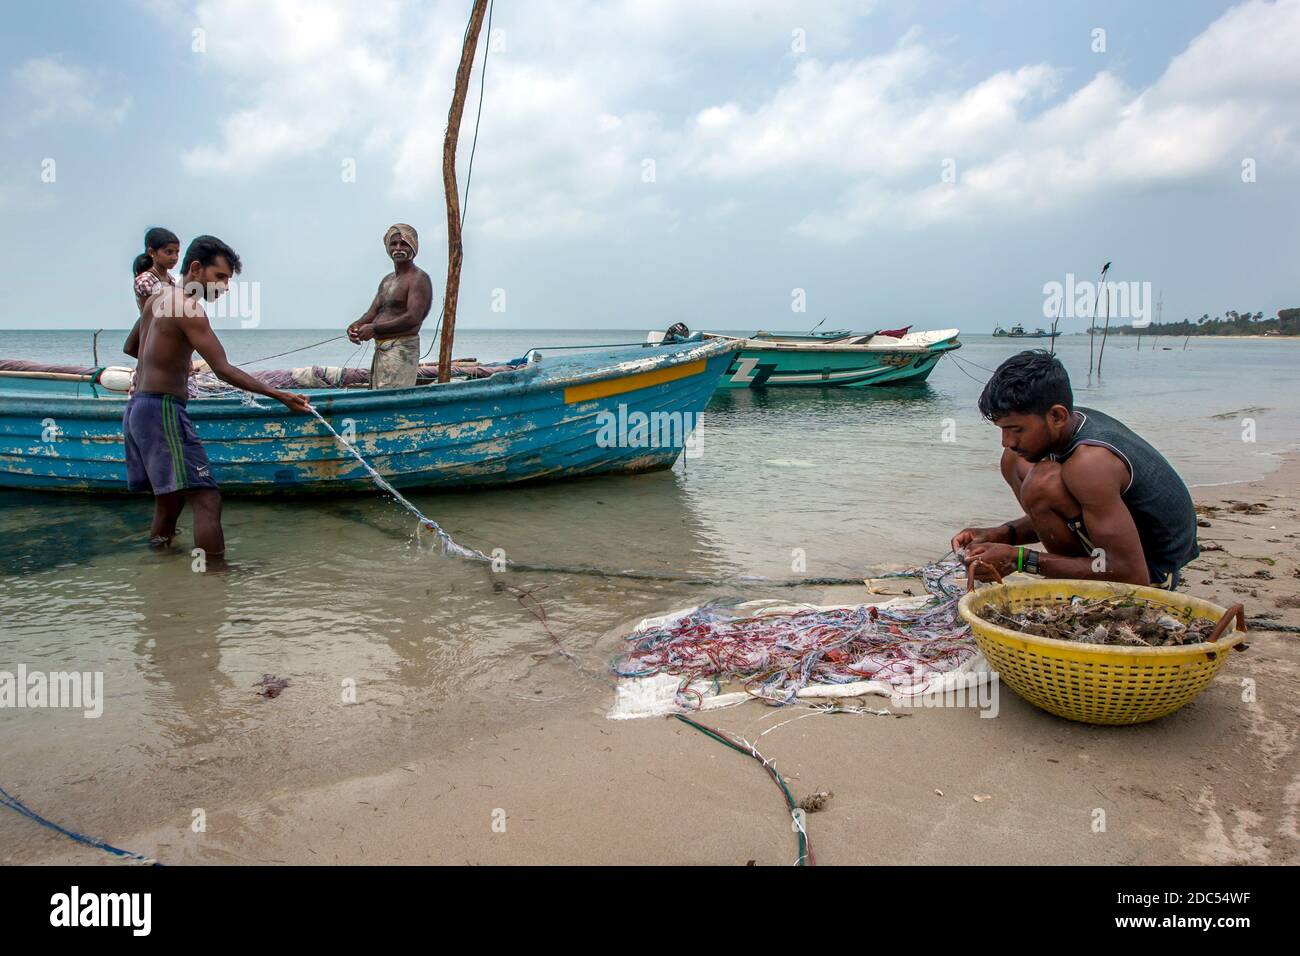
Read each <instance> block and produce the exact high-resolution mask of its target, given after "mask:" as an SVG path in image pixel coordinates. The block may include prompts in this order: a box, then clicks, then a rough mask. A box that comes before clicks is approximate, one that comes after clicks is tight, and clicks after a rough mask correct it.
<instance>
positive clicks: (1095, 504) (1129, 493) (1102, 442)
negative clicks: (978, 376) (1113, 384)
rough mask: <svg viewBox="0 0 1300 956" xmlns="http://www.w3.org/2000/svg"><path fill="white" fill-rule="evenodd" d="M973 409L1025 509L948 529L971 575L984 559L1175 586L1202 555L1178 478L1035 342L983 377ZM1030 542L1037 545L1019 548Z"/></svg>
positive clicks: (1000, 567) (1066, 574)
mask: <svg viewBox="0 0 1300 956" xmlns="http://www.w3.org/2000/svg"><path fill="white" fill-rule="evenodd" d="M979 409H980V413H981V414H982V415H983V416H984V417H985V418H987V419H988V420H989V421H991V422H992V423H993V424H994V425H996V426H997V427H998V428H999V429H1001V431H1002V462H1001V466H1002V477H1003V478H1004V479H1005V480H1006V482H1007V484H1008V485H1010V486H1011V491H1012V493H1013V494H1015V496H1016V499H1017V500H1018V501H1019V502H1020V507H1021V508H1022V509H1023V510H1024V515H1023V516H1022V517H1019V518H1016V519H1014V520H1012V521H1008V522H1006V523H1005V524H1002V525H999V526H998V527H996V528H965V529H963V530H962V531H959V532H957V534H956V536H954V537H953V539H952V548H953V550H954V551H957V552H959V553H962V552H963V550H964V560H965V561H966V563H967V565H971V564H975V568H976V574H977V575H978V576H979V577H981V578H986V579H987V578H990V577H992V574H991V573H990V572H989V570H988V568H986V567H985V566H984V565H988V566H991V567H993V568H996V569H997V571H998V572H999V573H1000V574H1009V573H1011V572H1013V571H1027V572H1029V573H1030V574H1041V575H1043V576H1045V577H1049V578H1095V579H1100V580H1106V581H1122V582H1126V583H1129V584H1142V585H1146V584H1150V585H1155V586H1156V587H1163V588H1169V589H1172V588H1174V587H1176V586H1177V584H1178V579H1179V573H1180V571H1181V569H1182V567H1183V566H1184V565H1185V564H1187V563H1188V562H1189V561H1191V560H1193V559H1194V558H1196V557H1197V556H1198V555H1199V554H1200V550H1199V549H1198V548H1197V545H1196V509H1195V507H1194V506H1193V504H1192V496H1191V494H1190V493H1189V492H1188V490H1187V485H1186V484H1184V483H1183V480H1182V479H1181V478H1180V477H1179V476H1178V473H1177V472H1176V471H1174V468H1173V466H1172V465H1170V464H1169V462H1168V461H1166V460H1165V458H1164V456H1163V455H1161V454H1160V452H1158V451H1156V450H1155V448H1153V447H1152V446H1151V445H1150V444H1148V443H1147V442H1146V441H1144V440H1143V439H1142V438H1141V437H1139V436H1138V435H1137V434H1135V433H1134V432H1133V431H1132V430H1131V429H1129V428H1128V427H1127V426H1125V425H1124V424H1122V423H1121V422H1118V421H1116V420H1115V419H1113V418H1111V417H1110V416H1109V415H1105V414H1103V413H1101V412H1099V411H1096V410H1095V409H1091V408H1083V407H1079V408H1076V407H1075V405H1074V394H1073V392H1072V391H1071V389H1070V377H1069V375H1067V374H1066V371H1065V368H1064V366H1062V365H1061V363H1060V361H1059V360H1058V359H1057V358H1055V357H1054V356H1052V355H1049V354H1048V353H1047V352H1045V351H1042V350H1041V349H1040V350H1034V351H1028V352H1021V353H1020V354H1018V355H1013V356H1012V357H1011V358H1009V359H1007V360H1006V361H1005V362H1003V363H1002V364H1001V365H1000V366H998V369H997V371H996V372H994V373H993V377H992V378H990V379H989V381H988V384H987V385H985V386H984V391H983V392H982V393H981V395H980V397H979ZM1035 542H1037V543H1039V544H1041V545H1042V548H1043V550H1042V551H1038V550H1035V549H1033V548H1030V547H1028V545H1031V544H1034V543H1035ZM976 562H979V563H976Z"/></svg>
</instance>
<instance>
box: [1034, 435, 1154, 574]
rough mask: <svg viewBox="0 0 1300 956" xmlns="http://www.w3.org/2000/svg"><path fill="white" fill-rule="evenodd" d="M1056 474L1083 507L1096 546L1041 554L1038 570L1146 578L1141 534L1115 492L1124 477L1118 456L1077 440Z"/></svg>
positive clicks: (1124, 468) (1125, 481)
mask: <svg viewBox="0 0 1300 956" xmlns="http://www.w3.org/2000/svg"><path fill="white" fill-rule="evenodd" d="M1061 480H1062V481H1064V482H1065V487H1066V489H1067V490H1068V491H1069V492H1070V494H1071V495H1073V496H1074V499H1075V500H1076V501H1078V502H1079V504H1080V506H1081V507H1082V508H1083V524H1084V527H1085V528H1087V529H1088V537H1089V539H1091V541H1092V543H1093V546H1094V547H1095V548H1096V549H1097V552H1096V553H1094V554H1093V555H1084V556H1082V557H1070V556H1067V555H1060V554H1041V555H1039V558H1038V567H1039V570H1041V571H1042V573H1043V575H1044V576H1045V577H1049V578H1091V579H1095V580H1101V581H1123V582H1126V583H1128V584H1150V583H1151V579H1150V572H1149V571H1148V570H1147V562H1146V555H1145V554H1144V553H1143V551H1142V539H1141V538H1140V537H1139V536H1138V530H1137V525H1136V524H1134V523H1133V515H1132V513H1131V512H1130V511H1129V510H1128V505H1126V504H1124V499H1123V498H1122V497H1121V495H1122V494H1123V492H1124V489H1125V487H1127V485H1128V483H1129V473H1128V468H1127V466H1126V465H1125V464H1124V462H1123V461H1121V460H1120V459H1119V458H1118V457H1117V456H1116V455H1113V454H1111V453H1110V452H1109V451H1107V450H1106V449H1104V448H1098V447H1097V446H1095V445H1080V446H1079V447H1078V448H1077V449H1075V452H1074V454H1073V455H1071V456H1070V457H1069V459H1067V460H1066V462H1065V464H1064V465H1063V466H1062V467H1061ZM1094 567H1095V569H1094Z"/></svg>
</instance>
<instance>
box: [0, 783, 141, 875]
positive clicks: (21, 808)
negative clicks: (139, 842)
mask: <svg viewBox="0 0 1300 956" xmlns="http://www.w3.org/2000/svg"><path fill="white" fill-rule="evenodd" d="M0 806H5V807H8V808H9V809H10V810H13V811H14V812H15V813H18V814H21V815H22V816H24V817H26V818H27V819H28V820H31V821H33V822H35V823H39V824H40V825H41V826H43V827H45V828H46V829H48V830H53V831H54V832H55V833H60V834H62V835H63V836H65V837H67V838H68V839H69V840H73V841H75V842H77V843H80V844H82V845H83V846H89V847H94V848H95V849H96V850H103V851H104V852H105V853H111V854H113V855H114V856H116V857H121V858H122V859H124V860H133V861H135V862H136V863H145V864H148V865H150V866H162V865H163V864H161V863H159V862H158V861H157V860H155V859H154V858H153V857H149V856H145V855H144V854H143V853H134V852H132V851H131V850H123V849H121V848H120V847H115V846H113V845H112V844H111V843H106V842H104V841H103V840H101V839H99V838H98V837H92V836H86V835H85V834H84V833H78V832H76V831H75V830H69V829H68V828H67V827H63V826H60V825H59V824H57V823H55V822H54V821H53V820H50V819H48V818H46V817H43V816H41V815H40V814H39V813H37V812H36V811H35V810H33V809H32V808H31V807H29V806H27V804H25V803H23V802H22V801H21V800H19V799H18V798H17V797H15V796H14V795H13V794H12V793H10V792H9V791H8V790H6V789H4V787H0Z"/></svg>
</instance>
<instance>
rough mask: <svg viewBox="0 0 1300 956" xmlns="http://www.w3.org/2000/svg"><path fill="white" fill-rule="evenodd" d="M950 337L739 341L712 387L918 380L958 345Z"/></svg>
mask: <svg viewBox="0 0 1300 956" xmlns="http://www.w3.org/2000/svg"><path fill="white" fill-rule="evenodd" d="M960 347H961V344H960V343H959V342H957V341H956V339H955V335H954V338H952V339H948V340H944V341H942V342H937V343H935V344H933V345H930V346H929V347H927V348H923V349H906V350H903V349H900V350H898V351H890V350H884V349H880V348H866V347H861V346H859V347H849V348H841V349H837V348H834V347H831V346H826V345H818V346H814V347H807V346H804V345H802V344H794V345H791V344H786V345H784V346H782V345H775V344H773V345H766V344H762V343H757V342H756V341H755V340H753V339H749V340H745V344H744V346H743V348H742V349H741V350H740V351H739V352H737V353H736V354H735V356H734V357H733V358H732V360H731V364H730V365H728V367H727V370H726V372H724V373H723V375H722V377H721V378H720V379H719V381H718V388H720V389H721V388H774V387H803V388H828V387H835V388H870V387H874V386H882V385H890V386H893V385H913V384H919V383H921V382H924V381H925V380H926V378H928V377H929V375H930V373H931V372H933V371H934V367H935V365H937V364H938V362H939V359H940V358H941V357H942V356H943V355H944V353H946V352H950V351H952V350H954V349H957V348H960Z"/></svg>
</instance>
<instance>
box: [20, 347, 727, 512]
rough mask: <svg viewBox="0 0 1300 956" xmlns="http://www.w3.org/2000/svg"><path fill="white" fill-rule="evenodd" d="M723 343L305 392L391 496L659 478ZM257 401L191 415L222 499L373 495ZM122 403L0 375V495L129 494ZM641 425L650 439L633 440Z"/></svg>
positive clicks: (341, 462)
mask: <svg viewBox="0 0 1300 956" xmlns="http://www.w3.org/2000/svg"><path fill="white" fill-rule="evenodd" d="M719 345H723V346H727V343H717V342H696V343H681V344H679V345H676V346H661V347H657V348H645V349H625V350H622V351H620V352H605V353H595V354H586V355H581V356H573V357H566V358H561V359H551V358H549V357H544V358H543V359H542V361H541V362H539V363H535V364H530V365H527V366H524V367H523V368H520V369H518V370H516V371H512V372H502V373H499V374H497V375H494V376H492V377H491V378H488V379H482V380H478V381H465V382H459V381H458V382H450V383H447V384H442V385H423V386H416V387H414V388H406V389H390V390H382V391H373V392H372V391H368V390H342V389H319V390H310V389H309V390H304V394H306V395H308V396H309V398H310V399H311V402H312V404H313V405H314V406H315V407H316V408H317V409H318V410H319V411H320V413H321V414H322V415H323V416H324V417H325V418H326V420H328V421H329V422H330V424H331V425H333V427H334V428H335V429H336V430H337V431H339V432H340V433H341V434H343V435H344V436H345V437H351V438H352V440H353V441H354V443H355V445H356V447H357V449H358V450H359V451H360V452H361V453H362V454H363V455H364V456H365V457H366V459H367V460H368V461H369V462H370V463H371V464H372V465H373V466H374V467H375V469H376V470H377V471H378V472H379V473H380V474H381V475H383V476H384V477H385V478H386V479H387V480H388V481H390V482H391V483H392V484H393V485H394V486H396V487H399V488H432V489H444V488H445V489H454V488H472V487H482V486H497V485H510V484H517V483H522V482H533V481H545V480H558V479H567V478H575V477H580V476H584V475H597V474H617V473H630V472H641V471H653V470H656V469H662V468H669V467H671V466H672V464H673V462H674V461H676V459H677V457H678V455H680V454H681V452H682V450H683V448H684V447H686V444H687V440H688V438H689V436H690V434H691V430H692V429H693V428H694V427H695V426H696V425H697V424H698V422H699V414H700V412H701V411H702V410H703V408H704V406H705V405H706V404H707V403H708V400H709V396H710V395H711V394H712V392H713V390H714V387H715V385H716V383H717V379H718V377H719V376H720V375H721V374H722V372H723V371H724V370H725V369H726V367H727V365H728V364H729V362H730V358H731V353H732V352H733V351H734V350H735V347H734V346H727V347H723V348H719V347H718V346H719ZM258 401H259V403H260V404H261V405H262V406H263V407H260V408H259V407H252V406H250V405H247V404H244V403H243V402H241V401H240V400H239V399H238V398H234V397H230V398H196V399H192V400H190V402H189V404H188V412H189V415H190V418H191V420H192V421H193V423H194V427H195V430H196V431H197V433H198V435H199V437H200V439H202V441H203V443H204V447H205V449H206V451H207V454H208V458H209V460H210V461H211V464H212V474H213V477H214V478H215V479H216V480H217V483H218V484H219V485H220V486H221V489H222V491H223V492H227V493H235V494H296V493H310V492H360V491H372V490H374V487H375V486H374V484H373V481H372V479H371V478H370V477H369V475H368V474H367V473H366V471H365V469H364V468H363V467H362V466H361V464H360V462H358V461H357V460H356V459H355V458H354V457H353V456H352V455H351V454H349V453H348V451H347V450H346V449H345V448H343V447H342V446H341V445H340V444H339V442H338V441H337V440H336V439H335V438H334V437H333V436H332V435H330V434H329V432H328V430H327V429H326V428H325V427H324V426H323V425H322V424H321V423H320V422H319V421H317V420H316V419H315V418H314V417H311V416H308V415H294V414H290V413H288V412H287V411H286V410H285V409H284V408H283V407H282V406H280V405H279V404H278V403H276V402H273V401H270V400H268V399H262V398H259V399H258ZM125 405H126V397H125V396H122V395H106V394H103V390H102V389H98V388H97V387H96V386H95V385H93V384H90V383H86V382H70V381H68V380H66V379H52V378H31V379H24V378H21V377H8V376H0V487H8V488H24V489H32V490H41V491H71V492H107V493H115V492H125V491H127V486H126V464H125V448H124V446H123V443H122V412H123V410H124V408H125ZM620 416H621V417H620ZM639 416H644V418H645V420H646V422H647V423H648V427H646V428H643V429H640V430H639V431H638V430H637V429H636V428H635V427H633V428H632V429H628V428H627V423H628V422H629V421H630V422H631V423H632V424H633V426H635V425H637V424H639V423H640V421H641V419H640V417H639ZM620 422H621V423H622V424H620Z"/></svg>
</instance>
